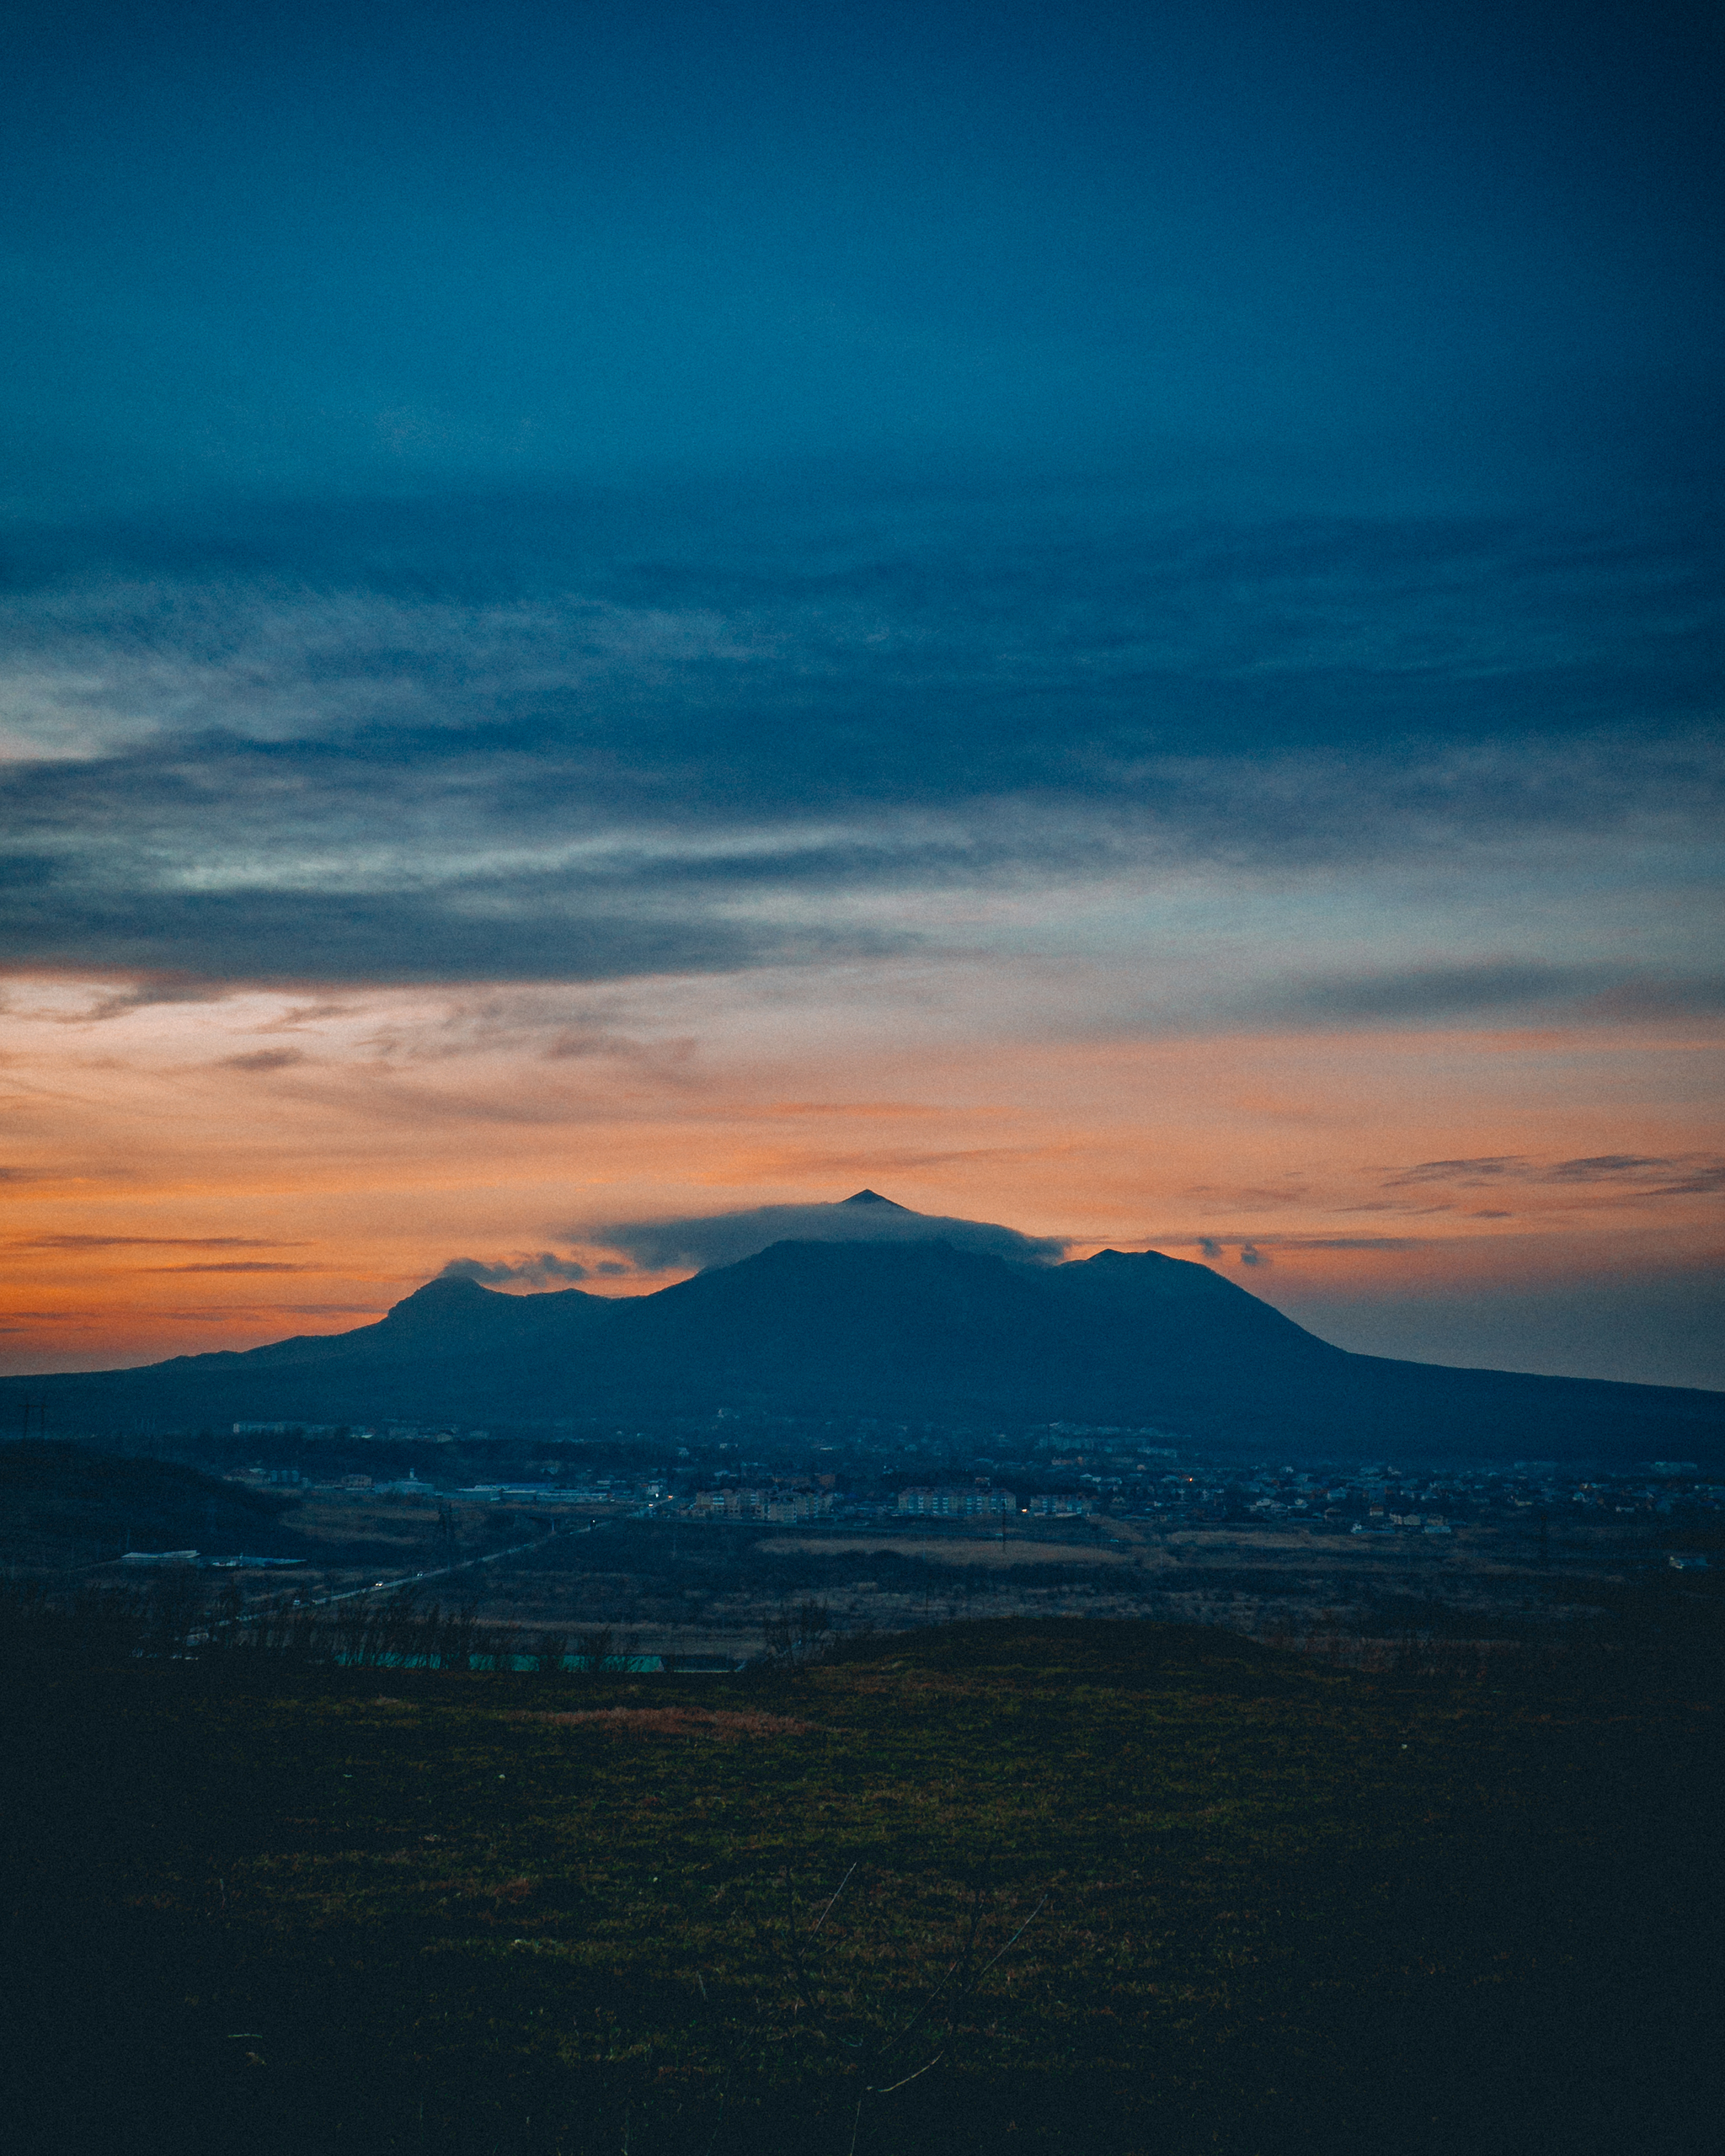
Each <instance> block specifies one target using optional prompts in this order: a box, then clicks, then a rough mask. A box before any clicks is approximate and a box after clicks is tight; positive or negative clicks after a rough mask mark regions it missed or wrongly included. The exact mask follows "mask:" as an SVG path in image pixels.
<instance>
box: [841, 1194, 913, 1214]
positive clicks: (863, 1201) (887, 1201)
mask: <svg viewBox="0 0 1725 2156" xmlns="http://www.w3.org/2000/svg"><path fill="white" fill-rule="evenodd" d="M839 1202H840V1203H841V1204H843V1205H884V1206H885V1208H886V1209H887V1211H888V1212H889V1213H908V1212H909V1211H910V1207H909V1206H908V1205H898V1204H895V1203H894V1202H893V1200H892V1199H891V1198H883V1197H882V1196H881V1194H880V1193H879V1191H878V1190H854V1191H852V1193H851V1195H850V1196H849V1197H848V1198H841V1200H840V1201H839Z"/></svg>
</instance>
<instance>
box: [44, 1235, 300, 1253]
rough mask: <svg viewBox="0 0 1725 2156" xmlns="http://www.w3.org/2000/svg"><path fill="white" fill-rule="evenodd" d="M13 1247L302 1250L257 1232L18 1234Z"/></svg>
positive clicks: (70, 1249)
mask: <svg viewBox="0 0 1725 2156" xmlns="http://www.w3.org/2000/svg"><path fill="white" fill-rule="evenodd" d="M302 1247H303V1246H302V1245H301V1244H299V1243H295V1242H286V1243H283V1242H275V1241H270V1240H269V1239H268V1238H266V1237H263V1236H256V1235H15V1236H13V1237H11V1238H9V1239H8V1248H10V1249H13V1250H66V1251H72V1250H298V1249H301V1248H302Z"/></svg>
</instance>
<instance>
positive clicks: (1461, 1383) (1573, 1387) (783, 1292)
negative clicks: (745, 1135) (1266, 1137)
mask: <svg viewBox="0 0 1725 2156" xmlns="http://www.w3.org/2000/svg"><path fill="white" fill-rule="evenodd" d="M846 1202H847V1203H870V1204H881V1205H889V1204H891V1203H892V1201H891V1200H890V1199H884V1198H878V1197H877V1196H876V1195H875V1193H872V1192H859V1193H857V1198H854V1199H852V1200H848V1201H846ZM895 1210H902V1209H901V1208H895ZM8 1396H9V1397H8ZM26 1398H29V1399H30V1400H32V1401H46V1403H47V1415H48V1422H49V1427H50V1428H51V1430H53V1431H55V1432H56V1433H90V1434H93V1435H101V1434H104V1433H120V1432H125V1431H127V1430H135V1429H137V1428H156V1429H158V1430H161V1429H171V1428H182V1429H192V1428H213V1429H217V1430H219V1429H222V1428H225V1427H227V1425H229V1424H231V1423H232V1422H317V1423H334V1424H339V1423H343V1422H347V1423H354V1424H371V1423H376V1422H381V1421H385V1420H391V1419H394V1420H402V1421H408V1422H422V1423H423V1422H432V1421H439V1422H457V1423H460V1424H463V1425H468V1424H480V1425H483V1426H487V1427H489V1426H490V1425H492V1424H494V1423H510V1422H554V1421H557V1420H558V1419H562V1418H573V1419H574V1420H576V1421H578V1422H579V1421H585V1420H586V1419H587V1418H589V1417H595V1416H597V1417H606V1418H611V1417H615V1418H617V1419H619V1420H623V1419H628V1420H631V1421H633V1422H644V1421H648V1420H650V1419H652V1418H654V1417H666V1416H681V1415H697V1416H704V1415H710V1414H711V1413H712V1412H713V1411H714V1410H715V1409H716V1408H717V1407H719V1406H729V1407H736V1408H755V1409H760V1410H764V1411H767V1412H774V1413H782V1414H791V1415H821V1416H832V1415H843V1414H862V1415H868V1416H875V1417H883V1418H889V1419H894V1420H899V1421H916V1422H940V1423H945V1424H948V1425H952V1426H960V1427H971V1428H979V1427H982V1426H985V1425H996V1426H997V1425H1000V1424H1003V1423H1013V1422H1016V1423H1020V1424H1023V1423H1030V1422H1049V1421H1056V1420H1059V1421H1068V1422H1091V1423H1102V1424H1108V1425H1114V1426H1119V1427H1126V1428H1146V1427H1153V1428H1160V1429H1162V1430H1168V1431H1174V1432H1178V1433H1184V1434H1186V1435H1188V1436H1189V1437H1191V1438H1193V1439H1194V1440H1195V1441H1198V1442H1200V1443H1205V1444H1233V1445H1239V1446H1242V1447H1247V1448H1249V1449H1254V1450H1256V1451H1258V1452H1274V1453H1276V1454H1279V1455H1286V1456H1294V1455H1296V1454H1298V1455H1303V1456H1306V1457H1312V1456H1318V1457H1325V1458H1346V1457H1349V1456H1354V1457H1361V1456H1375V1455H1382V1456H1386V1457H1391V1458H1394V1457H1399V1456H1402V1455H1409V1456H1412V1455H1415V1454H1419V1455H1423V1456H1426V1457H1440V1458H1466V1457H1473V1458H1489V1459H1506V1458H1518V1457H1538V1458H1541V1459H1551V1460H1578V1459H1584V1460H1602V1461H1603V1460H1641V1459H1653V1458H1668V1457H1669V1458H1683V1459H1692V1460H1701V1459H1703V1458H1707V1459H1718V1458H1720V1457H1722V1455H1725V1395H1722V1394H1719V1393H1714V1392H1701V1391H1690V1390H1683V1389H1680V1388H1677V1387H1674V1386H1663V1385H1618V1384H1611V1383H1607V1382H1605V1381H1603V1380H1594V1379H1583V1378H1550V1377H1535V1376H1530V1375H1525V1374H1514V1373H1509V1372H1504V1371H1497V1370H1467V1369H1448V1368H1445V1367H1442V1366H1439V1365H1435V1364H1423V1363H1406V1362H1394V1361H1390V1360H1387V1359H1386V1358H1381V1357H1378V1356H1372V1355H1355V1354H1352V1353H1348V1352H1347V1351H1346V1350H1344V1349H1343V1348H1334V1347H1332V1346H1330V1345H1329V1344H1328V1343H1327V1342H1325V1341H1322V1340H1320V1339H1318V1338H1317V1337H1316V1336H1315V1335H1313V1334H1312V1333H1310V1332H1307V1331H1306V1330H1305V1329H1304V1328H1303V1327H1302V1326H1299V1325H1296V1324H1295V1323H1294V1321H1292V1320H1291V1319H1290V1318H1286V1317H1284V1316H1283V1315H1281V1314H1280V1312H1279V1311H1277V1310H1272V1309H1271V1308H1270V1306H1269V1305H1268V1304H1266V1303H1264V1302H1262V1301H1260V1300H1259V1299H1258V1298H1257V1297H1256V1296H1254V1295H1252V1294H1248V1293H1247V1290H1246V1289H1243V1288H1240V1287H1237V1286H1236V1285H1235V1284H1234V1283H1232V1282H1231V1281H1228V1280H1225V1279H1223V1278H1221V1277H1220V1275H1219V1274H1217V1273H1213V1272H1211V1271H1210V1269H1209V1267H1206V1266H1203V1265H1198V1264H1194V1263H1191V1262H1188V1261H1186V1260H1184V1259H1181V1258H1172V1257H1162V1256H1160V1255H1158V1254H1157V1253H1156V1252H1154V1251H1148V1252H1145V1253H1142V1254H1138V1255H1128V1254H1124V1253H1122V1252H1120V1251H1111V1250H1109V1251H1102V1252H1100V1253H1099V1254H1098V1255H1097V1256H1096V1257H1091V1258H1087V1259H1083V1260H1081V1261H1075V1262H1069V1263H1066V1264H1062V1265H1032V1264H1026V1263H1021V1262H1016V1261H1013V1260H1011V1259H1007V1258H1002V1257H995V1256H991V1255H987V1254H984V1253H981V1252H978V1251H966V1250H958V1249H954V1248H953V1246H951V1245H950V1244H949V1243H948V1242H945V1241H882V1242H872V1241H841V1242H813V1241H782V1242H777V1243H774V1244H772V1246H770V1247H768V1248H767V1249H765V1250H762V1251H758V1252H757V1253H756V1254H755V1255H754V1256H752V1257H745V1258H744V1259H742V1260H741V1261H740V1262H738V1263H736V1264H733V1265H724V1266H715V1267H712V1268H710V1269H709V1270H708V1271H707V1272H704V1273H697V1274H696V1275H695V1276H694V1277H693V1278H690V1279H687V1280H684V1281H681V1282H679V1283H677V1284H676V1286H674V1287H670V1288H664V1289H660V1290H659V1291H658V1292H657V1293H656V1294H649V1295H641V1296H633V1297H623V1298H606V1297H604V1296H599V1295H593V1294H585V1293H584V1292H583V1291H582V1290H580V1289H563V1290H562V1291H560V1292H558V1293H553V1294H536V1295H510V1294H501V1293H499V1292H497V1291H496V1290H494V1289H488V1288H484V1287H482V1286H480V1285H479V1284H478V1283H477V1282H475V1281H473V1280H468V1279H462V1278H439V1279H436V1280H433V1281H431V1282H430V1283H429V1284H428V1285H426V1286H425V1287H423V1288H420V1289H417V1290H416V1291H415V1292H414V1294H410V1295H409V1296H408V1297H407V1298H406V1299H404V1300H403V1301H402V1302H399V1303H398V1304H397V1305H395V1307H394V1308H393V1310H391V1311H390V1312H389V1314H388V1315H387V1317H385V1318H383V1319H382V1320H381V1321H378V1322H377V1323H376V1324H374V1325H367V1326H360V1327H358V1328H357V1329H356V1330H355V1331H351V1332H345V1333H337V1334H334V1335H328V1334H323V1335H314V1336H310V1337H300V1338H296V1339H291V1340H282V1341H278V1342H274V1343H272V1344H271V1345H270V1346H269V1347H264V1348H253V1349H251V1350H249V1351H248V1352H244V1353H226V1352H224V1353H216V1354H208V1355H192V1356H179V1357H176V1358H174V1359H173V1360H172V1361H169V1362H165V1363H158V1364H152V1365H150V1366H148V1367H147V1368H144V1369H131V1370H113V1371H105V1372H101V1373H96V1374H70V1375H65V1376H58V1377H46V1378H42V1377H36V1378H30V1379H28V1380H24V1379H12V1380H5V1381H3V1383H0V1428H5V1427H7V1426H8V1424H10V1425H13V1426H14V1427H21V1426H22V1423H23V1421H24V1416H23V1412H22V1406H23V1402H24V1399H26Z"/></svg>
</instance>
